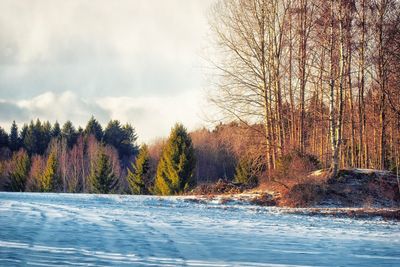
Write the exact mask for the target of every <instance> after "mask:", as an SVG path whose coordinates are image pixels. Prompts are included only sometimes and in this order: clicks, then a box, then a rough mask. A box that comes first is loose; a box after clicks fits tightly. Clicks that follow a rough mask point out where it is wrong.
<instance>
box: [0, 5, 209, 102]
mask: <svg viewBox="0 0 400 267" xmlns="http://www.w3.org/2000/svg"><path fill="white" fill-rule="evenodd" d="M212 2H213V0H207V1H206V0H191V1H186V0H168V1H165V0H136V1H129V0H120V1H106V0H98V1H95V2H93V1H80V0H70V1H61V0H60V1H57V0H48V1H46V0H37V1H30V0H25V1H13V0H3V1H1V2H0V10H2V12H0V40H1V42H0V70H1V71H0V88H2V89H1V90H2V97H4V96H6V97H8V98H15V97H32V96H34V95H37V94H40V93H44V92H46V91H55V92H58V93H61V92H64V91H68V90H71V91H78V92H79V93H80V95H82V96H84V97H91V96H93V95H97V96H99V95H101V96H109V95H112V96H137V95H140V96H143V95H146V96H148V95H160V94H163V95H170V94H175V93H182V92H183V91H186V90H189V89H193V88H199V85H200V84H201V81H202V74H201V66H202V61H201V59H200V56H199V55H200V54H201V53H200V51H201V49H202V47H203V46H204V42H203V41H204V38H203V37H204V35H206V33H207V30H208V25H207V21H206V18H205V16H204V13H205V12H206V10H207V8H208V6H209V5H210V3H212ZM54 88H57V89H54Z"/></svg>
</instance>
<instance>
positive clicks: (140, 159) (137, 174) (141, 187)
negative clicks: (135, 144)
mask: <svg viewBox="0 0 400 267" xmlns="http://www.w3.org/2000/svg"><path fill="white" fill-rule="evenodd" d="M149 174H150V155H149V151H148V148H147V146H146V145H143V146H142V147H141V148H140V150H139V155H138V156H137V158H136V161H135V163H134V164H132V171H131V170H130V169H128V175H127V180H128V183H129V188H130V190H131V193H132V194H135V195H145V194H148V193H149V192H150V190H149V188H148V186H149V183H150V181H149V180H150V176H149Z"/></svg>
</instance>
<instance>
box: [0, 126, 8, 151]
mask: <svg viewBox="0 0 400 267" xmlns="http://www.w3.org/2000/svg"><path fill="white" fill-rule="evenodd" d="M2 147H8V134H7V133H6V131H4V129H3V128H1V127H0V148H2Z"/></svg>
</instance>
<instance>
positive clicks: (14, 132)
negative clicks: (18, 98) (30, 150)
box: [10, 121, 20, 151]
mask: <svg viewBox="0 0 400 267" xmlns="http://www.w3.org/2000/svg"><path fill="white" fill-rule="evenodd" d="M19 148H20V139H19V136H18V126H17V124H16V123H15V121H13V123H12V125H11V130H10V149H11V151H17V150H18V149H19Z"/></svg>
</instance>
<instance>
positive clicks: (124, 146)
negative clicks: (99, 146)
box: [103, 120, 138, 158]
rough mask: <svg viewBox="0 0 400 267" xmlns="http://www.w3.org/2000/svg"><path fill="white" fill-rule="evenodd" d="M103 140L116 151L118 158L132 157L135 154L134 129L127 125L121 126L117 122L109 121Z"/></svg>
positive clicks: (135, 137)
mask: <svg viewBox="0 0 400 267" xmlns="http://www.w3.org/2000/svg"><path fill="white" fill-rule="evenodd" d="M103 140H104V142H105V143H106V144H108V145H112V146H113V147H115V148H116V149H117V151H118V154H119V157H120V158H123V157H129V156H133V155H135V154H136V153H137V150H138V147H137V145H136V140H137V136H136V133H135V129H134V128H133V127H132V126H131V125H129V124H126V125H124V126H121V123H120V122H119V121H118V120H112V121H110V122H109V123H108V125H107V127H106V129H105V130H104V138H103Z"/></svg>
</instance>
